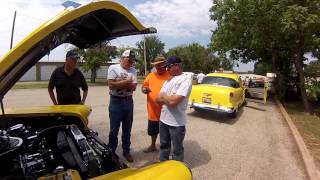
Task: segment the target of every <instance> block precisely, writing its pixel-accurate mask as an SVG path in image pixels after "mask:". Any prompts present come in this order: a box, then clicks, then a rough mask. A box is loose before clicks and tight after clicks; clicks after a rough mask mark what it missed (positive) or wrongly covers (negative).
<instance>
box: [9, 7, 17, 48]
mask: <svg viewBox="0 0 320 180" xmlns="http://www.w3.org/2000/svg"><path fill="white" fill-rule="evenodd" d="M16 16H17V11H14V16H13V22H12V31H11V43H10V49H12V42H13V33H14V25H15V22H16Z"/></svg>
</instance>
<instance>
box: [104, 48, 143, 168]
mask: <svg viewBox="0 0 320 180" xmlns="http://www.w3.org/2000/svg"><path fill="white" fill-rule="evenodd" d="M135 60H136V58H135V54H134V52H133V51H131V50H125V51H124V52H123V54H122V56H121V61H120V64H116V65H112V66H110V67H109V69H108V86H109V89H110V104H109V119H110V132H109V144H108V146H109V147H110V148H111V149H112V151H113V152H115V151H116V149H117V146H118V132H119V128H120V124H121V123H122V149H123V156H124V157H125V158H126V160H127V161H128V162H133V158H132V156H131V154H130V145H131V141H130V138H131V128H132V122H133V99H132V93H133V91H135V90H136V87H137V72H136V69H135V68H133V64H134V63H135Z"/></svg>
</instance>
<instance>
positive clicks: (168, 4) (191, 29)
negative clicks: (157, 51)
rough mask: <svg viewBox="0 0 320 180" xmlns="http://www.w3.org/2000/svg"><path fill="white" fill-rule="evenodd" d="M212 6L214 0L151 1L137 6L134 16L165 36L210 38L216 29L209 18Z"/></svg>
mask: <svg viewBox="0 0 320 180" xmlns="http://www.w3.org/2000/svg"><path fill="white" fill-rule="evenodd" d="M211 6H212V0H171V1H170V0H150V1H147V2H145V3H142V4H138V5H136V6H135V7H134V9H133V14H134V15H135V16H137V17H138V18H139V19H141V21H142V22H143V23H144V25H146V26H148V25H149V26H154V27H156V28H157V30H158V33H159V34H161V35H164V36H169V37H170V36H171V37H174V38H177V37H180V38H181V37H191V36H197V35H208V36H210V35H211V30H213V29H214V28H215V27H216V25H215V24H214V23H213V21H211V20H210V18H209V9H210V7H211Z"/></svg>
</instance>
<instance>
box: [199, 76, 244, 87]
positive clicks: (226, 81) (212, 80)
mask: <svg viewBox="0 0 320 180" xmlns="http://www.w3.org/2000/svg"><path fill="white" fill-rule="evenodd" d="M201 84H211V85H217V86H227V87H233V88H239V87H240V85H239V83H238V82H237V81H235V80H234V79H231V78H226V77H216V76H206V77H205V78H204V79H203V81H202V83H201Z"/></svg>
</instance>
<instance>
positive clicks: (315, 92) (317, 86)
mask: <svg viewBox="0 0 320 180" xmlns="http://www.w3.org/2000/svg"><path fill="white" fill-rule="evenodd" d="M307 95H308V98H309V100H310V101H311V102H320V82H314V83H312V85H308V86H307Z"/></svg>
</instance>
